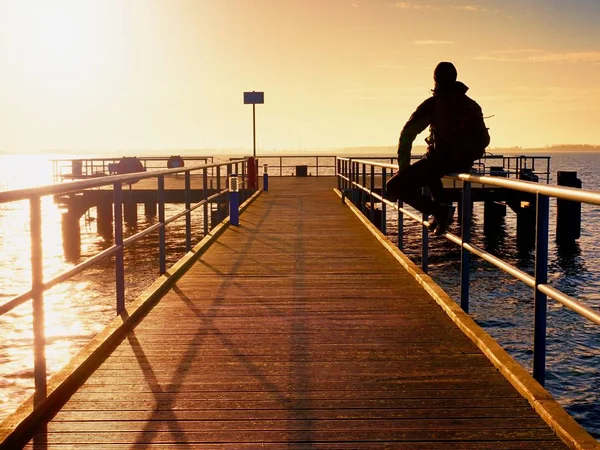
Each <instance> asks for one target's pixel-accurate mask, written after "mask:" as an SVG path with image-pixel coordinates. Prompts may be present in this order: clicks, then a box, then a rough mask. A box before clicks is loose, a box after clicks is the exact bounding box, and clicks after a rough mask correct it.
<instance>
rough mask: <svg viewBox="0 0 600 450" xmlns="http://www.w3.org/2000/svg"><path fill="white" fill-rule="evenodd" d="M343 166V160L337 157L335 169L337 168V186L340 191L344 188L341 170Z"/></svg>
mask: <svg viewBox="0 0 600 450" xmlns="http://www.w3.org/2000/svg"><path fill="white" fill-rule="evenodd" d="M341 167H342V161H341V160H339V159H338V158H337V156H336V157H335V170H336V178H337V188H338V191H341V190H342V177H341V175H342V171H341Z"/></svg>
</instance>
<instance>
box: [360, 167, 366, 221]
mask: <svg viewBox="0 0 600 450" xmlns="http://www.w3.org/2000/svg"><path fill="white" fill-rule="evenodd" d="M361 164H362V170H361V171H360V172H361V180H360V181H361V182H360V183H359V184H360V185H361V186H362V187H367V165H366V164H365V163H361ZM366 204H367V194H366V193H365V191H364V190H362V189H361V190H360V211H361V212H362V214H363V216H366V214H365V212H366V209H367V208H366Z"/></svg>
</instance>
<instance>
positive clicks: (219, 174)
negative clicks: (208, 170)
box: [215, 160, 258, 223]
mask: <svg viewBox="0 0 600 450" xmlns="http://www.w3.org/2000/svg"><path fill="white" fill-rule="evenodd" d="M254 161H255V163H256V160H254ZM216 169H217V193H218V194H219V196H218V197H217V205H216V206H217V221H216V222H215V223H220V222H221V220H222V219H221V214H220V213H221V209H220V208H219V202H220V201H221V166H218V167H217V168H216ZM254 189H258V182H257V181H256V169H255V170H254Z"/></svg>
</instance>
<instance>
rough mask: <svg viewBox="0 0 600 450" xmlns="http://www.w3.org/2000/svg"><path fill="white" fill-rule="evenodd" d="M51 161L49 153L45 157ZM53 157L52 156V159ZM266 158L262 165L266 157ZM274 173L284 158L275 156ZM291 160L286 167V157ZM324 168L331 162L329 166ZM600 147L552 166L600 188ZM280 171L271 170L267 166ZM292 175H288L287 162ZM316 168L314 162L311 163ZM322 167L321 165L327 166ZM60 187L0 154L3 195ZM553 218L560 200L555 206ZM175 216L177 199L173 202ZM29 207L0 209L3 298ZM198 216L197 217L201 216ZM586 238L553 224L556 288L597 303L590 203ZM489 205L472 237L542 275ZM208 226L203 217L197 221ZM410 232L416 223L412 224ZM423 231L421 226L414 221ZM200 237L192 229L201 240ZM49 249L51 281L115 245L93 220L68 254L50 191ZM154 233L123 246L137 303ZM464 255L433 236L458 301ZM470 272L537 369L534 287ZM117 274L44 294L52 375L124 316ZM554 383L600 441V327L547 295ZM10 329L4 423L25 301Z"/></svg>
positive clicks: (18, 381) (434, 270)
mask: <svg viewBox="0 0 600 450" xmlns="http://www.w3.org/2000/svg"><path fill="white" fill-rule="evenodd" d="M44 158H46V157H44ZM49 158H50V157H49ZM261 162H263V161H261ZM268 162H269V165H270V167H272V168H273V169H274V170H273V171H272V173H278V170H275V167H276V166H277V165H278V164H279V161H278V160H277V159H273V160H270V161H268ZM288 163H289V162H288ZM324 163H325V164H331V162H330V161H325V162H324ZM597 167H600V154H592V153H574V154H552V160H551V172H552V175H553V178H554V177H555V175H556V171H557V170H576V171H577V172H578V176H579V178H580V179H581V180H582V181H583V186H584V187H585V188H588V189H598V190H600V176H597V174H596V173H595V168H597ZM270 171H271V170H270ZM283 171H284V173H286V172H287V171H288V170H287V169H285V168H284V170H283ZM309 172H312V173H313V175H314V174H315V168H309ZM321 173H323V169H321ZM51 182H52V166H51V163H50V162H49V161H48V160H44V159H41V158H40V157H36V156H31V157H29V156H0V190H6V189H15V188H21V187H28V186H34V185H43V184H50V183H51ZM551 206H552V218H553V220H554V211H555V203H554V202H552V204H551ZM169 208H171V209H170V210H169V211H168V214H169V213H170V212H175V211H177V210H178V208H179V207H178V206H170V207H169ZM28 215H29V209H28V204H27V203H26V202H20V203H18V204H8V205H0V267H2V269H1V270H2V276H1V277H0V304H1V303H3V302H5V301H6V300H8V299H10V298H11V297H13V296H14V295H17V294H19V293H21V292H24V291H26V290H28V289H29V283H30V281H29V280H30V269H29V258H26V257H23V255H28V254H29V251H30V250H29V246H30V244H29V229H28V226H29V225H28V224H29V217H28ZM199 216H200V214H199ZM582 217H583V220H584V222H583V225H582V236H581V239H579V241H578V244H577V246H576V247H575V248H571V249H564V248H558V247H557V246H556V245H555V244H554V224H551V239H550V276H549V278H550V283H551V284H552V285H553V286H555V287H557V288H558V289H560V290H562V291H564V292H566V293H568V294H570V295H573V296H576V297H578V298H580V299H583V300H585V301H586V303H587V304H588V305H590V306H593V307H596V308H599V307H600V208H597V207H592V206H587V205H584V206H583V209H582ZM482 218H483V210H482V208H479V207H477V206H476V208H475V211H474V229H473V230H474V231H473V233H474V236H473V240H474V241H475V242H476V243H477V245H480V246H482V247H484V248H486V249H488V251H491V252H493V253H496V254H499V255H502V257H503V258H505V259H507V260H508V261H509V262H511V263H513V264H516V265H517V266H518V267H519V268H521V269H522V270H525V271H527V272H529V273H532V271H533V264H534V261H533V257H532V255H533V252H532V251H527V250H523V249H519V248H517V246H516V243H515V239H514V229H515V217H514V215H513V214H512V213H511V212H510V210H509V211H508V213H507V217H506V221H505V225H504V226H503V227H501V228H500V229H499V230H498V232H497V233H496V235H495V236H492V237H490V236H487V237H486V236H484V235H483V231H482V228H483V223H482V222H483V220H482ZM155 221H156V218H153V217H146V216H145V215H144V214H143V210H140V211H139V214H138V225H137V227H127V228H126V233H128V234H133V233H134V232H135V231H136V230H138V229H142V228H144V227H146V226H148V225H150V224H152V223H155ZM194 221H195V226H196V227H197V228H196V229H201V226H200V225H201V222H200V217H196V218H195V219H194ZM407 228H411V227H410V226H407ZM412 228H414V227H412ZM167 235H168V239H169V251H168V258H169V261H170V262H171V263H172V262H175V261H176V260H177V259H178V258H180V257H181V256H182V255H183V254H184V248H183V247H182V245H181V243H182V242H183V239H182V237H183V235H184V226H183V222H181V223H176V224H174V225H172V226H170V227H169V228H168V232H167ZM201 238H202V236H200V235H196V236H194V242H197V241H199V240H200V239H201ZM43 240H44V242H43V251H44V261H45V263H44V270H45V279H46V280H48V279H50V278H51V277H53V276H54V275H56V274H58V273H60V272H62V271H64V270H65V269H67V268H69V267H71V266H72V265H73V264H75V263H77V262H78V261H81V260H83V259H85V258H87V257H89V256H91V255H93V254H95V253H96V252H97V251H98V250H101V249H103V248H106V247H108V246H109V245H111V242H106V241H105V240H104V239H103V238H102V237H100V236H99V235H98V234H97V233H96V223H95V218H94V217H93V215H86V216H85V217H84V218H83V219H82V221H81V255H80V256H79V257H77V256H71V257H66V256H65V251H64V248H63V242H62V236H61V212H60V211H58V209H57V207H56V205H54V204H53V202H52V199H51V198H47V199H44V201H43ZM154 240H155V237H153V236H150V237H148V238H147V239H145V240H144V241H142V242H141V243H138V244H137V245H135V246H134V247H133V248H131V249H129V248H128V249H127V250H126V252H125V258H126V260H127V261H129V262H130V263H131V262H134V264H131V268H130V269H128V270H127V273H126V290H127V301H131V300H133V299H135V297H136V296H137V295H138V294H139V293H141V292H142V291H143V290H144V289H145V288H146V287H147V286H148V285H149V284H150V283H151V282H152V280H153V279H154V278H155V277H156V276H157V275H158V262H157V261H158V253H157V252H156V251H155V250H154V248H155V247H154V245H153V244H152V242H153V241H154ZM405 244H406V247H407V250H406V251H407V254H409V256H411V257H412V258H413V259H414V260H415V261H418V258H419V254H420V243H419V240H418V239H416V238H407V240H406V242H405ZM459 261H460V253H459V251H458V249H457V247H455V246H454V245H453V244H451V243H449V242H447V241H445V240H443V239H432V240H430V275H432V276H433V278H434V279H435V280H436V281H437V282H438V283H439V284H440V285H441V286H442V287H443V288H444V289H445V290H446V291H447V292H449V293H450V295H451V296H452V297H454V298H458V296H459V288H458V285H459V277H460V273H459V265H460V264H458V262H459ZM473 264H474V268H475V273H474V274H473V276H472V280H473V283H472V287H471V292H472V303H471V311H472V314H473V316H474V318H475V319H476V320H477V322H478V323H479V324H481V325H482V326H483V327H484V328H485V329H486V330H487V331H488V333H490V334H491V335H492V336H493V337H494V338H495V339H497V340H498V341H499V342H500V343H501V344H502V345H503V346H504V348H506V349H507V350H508V351H509V353H510V354H511V355H513V356H514V357H515V358H516V359H517V360H519V361H520V362H521V363H522V364H523V365H524V366H525V367H527V368H530V367H531V355H532V346H531V342H532V316H533V300H532V298H533V295H532V292H531V289H529V288H527V287H526V286H524V285H522V284H521V283H520V282H518V281H515V280H513V279H511V278H510V277H508V276H506V275H503V274H501V273H499V272H498V271H497V270H496V269H494V268H493V267H491V266H490V265H489V264H487V263H484V262H481V261H477V260H475V261H474V262H473ZM113 280H114V273H113V270H112V261H106V262H105V263H104V264H103V265H101V266H98V267H96V268H94V269H92V270H88V271H86V272H84V273H83V274H82V275H81V276H78V277H76V278H74V279H72V280H71V281H69V282H66V283H64V284H62V285H61V286H59V287H56V288H54V289H53V290H51V291H49V292H48V293H47V294H46V296H45V302H46V320H47V331H46V333H47V339H48V347H47V350H46V354H47V360H48V368H49V372H50V374H53V373H55V372H56V371H57V370H59V369H60V368H61V367H62V366H64V364H65V363H66V362H67V361H68V360H69V359H70V358H71V357H72V356H73V355H74V354H75V353H76V352H77V351H78V350H80V349H81V348H82V347H83V345H85V344H86V343H87V342H88V341H89V340H90V339H91V338H92V337H93V336H94V335H95V334H97V333H98V331H100V330H101V329H102V328H103V327H104V326H105V325H106V324H107V323H108V322H109V321H110V320H111V319H112V318H113V317H114V315H115V307H114V287H113V285H114V281H113ZM549 311H550V312H549V319H548V375H547V387H548V389H549V390H550V391H551V392H552V394H553V395H554V396H555V397H556V398H557V399H558V400H559V402H560V403H561V404H562V405H563V406H564V407H565V408H566V409H567V410H568V411H569V412H570V413H571V414H572V415H573V416H574V417H576V419H577V420H578V421H579V422H580V423H582V424H583V425H584V426H585V427H586V428H587V429H588V430H589V431H590V432H592V433H593V434H594V435H595V436H596V437H600V423H599V422H600V421H599V420H598V417H600V399H599V398H598V395H599V394H598V390H597V387H598V386H600V371H599V370H598V369H599V368H600V357H599V355H600V339H599V338H598V336H599V333H598V331H599V330H598V327H597V326H595V325H593V324H591V323H589V322H588V321H586V320H585V319H582V318H580V317H579V316H577V315H575V314H573V313H570V312H569V311H568V310H566V309H565V308H563V307H561V306H560V305H557V304H555V303H554V302H553V301H552V300H550V301H549ZM0 327H1V329H2V330H3V334H2V340H1V341H0V419H2V418H3V417H5V416H6V415H8V414H10V413H11V412H12V411H14V409H15V408H16V407H17V406H18V405H19V404H20V403H21V402H22V401H24V400H25V399H26V398H27V397H28V396H29V395H30V394H31V393H32V389H33V381H32V359H33V357H32V350H31V348H32V345H31V342H32V336H31V307H30V306H29V304H28V303H26V304H25V305H23V306H21V307H19V308H17V309H15V310H13V311H11V312H10V313H8V314H6V315H4V316H0Z"/></svg>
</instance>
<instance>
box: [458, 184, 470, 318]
mask: <svg viewBox="0 0 600 450" xmlns="http://www.w3.org/2000/svg"><path fill="white" fill-rule="evenodd" d="M472 201H473V199H472V197H471V182H469V181H464V182H463V192H462V211H461V212H460V214H461V226H460V227H461V228H460V231H461V238H462V242H463V246H461V249H460V307H461V308H462V310H463V311H464V312H466V313H467V314H468V313H469V290H470V273H471V253H470V252H469V251H468V250H467V249H465V247H464V244H468V243H470V242H471V213H472V208H473V206H472Z"/></svg>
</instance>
